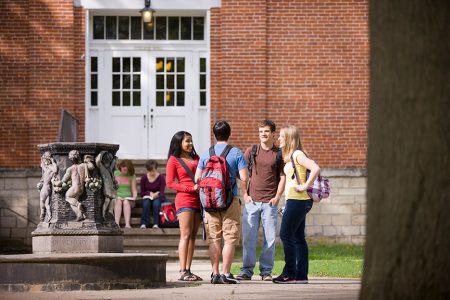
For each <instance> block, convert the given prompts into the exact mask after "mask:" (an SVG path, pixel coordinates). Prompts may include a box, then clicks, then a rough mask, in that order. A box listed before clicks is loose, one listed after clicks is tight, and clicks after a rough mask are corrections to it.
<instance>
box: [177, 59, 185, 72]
mask: <svg viewBox="0 0 450 300" xmlns="http://www.w3.org/2000/svg"><path fill="white" fill-rule="evenodd" d="M177 72H178V73H184V58H177Z"/></svg>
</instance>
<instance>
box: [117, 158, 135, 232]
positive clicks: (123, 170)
mask: <svg viewBox="0 0 450 300" xmlns="http://www.w3.org/2000/svg"><path fill="white" fill-rule="evenodd" d="M117 167H118V170H116V171H115V172H114V178H115V179H116V181H117V184H118V186H119V189H118V190H117V200H116V204H115V206H114V218H115V221H116V223H117V225H119V226H120V218H121V216H122V211H123V217H124V219H125V228H131V225H130V220H131V209H132V208H133V207H134V206H135V202H136V198H137V186H136V175H135V174H134V166H133V163H132V162H131V160H129V159H124V160H122V161H121V162H120V163H119V164H118V165H117Z"/></svg>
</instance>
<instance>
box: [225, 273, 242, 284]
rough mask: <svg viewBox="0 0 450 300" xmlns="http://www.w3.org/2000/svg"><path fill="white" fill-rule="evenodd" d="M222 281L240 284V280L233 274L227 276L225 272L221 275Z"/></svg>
mask: <svg viewBox="0 0 450 300" xmlns="http://www.w3.org/2000/svg"><path fill="white" fill-rule="evenodd" d="M220 281H221V282H222V283H223V284H238V283H240V282H239V280H237V279H236V278H234V276H233V274H230V275H228V276H225V274H222V275H220Z"/></svg>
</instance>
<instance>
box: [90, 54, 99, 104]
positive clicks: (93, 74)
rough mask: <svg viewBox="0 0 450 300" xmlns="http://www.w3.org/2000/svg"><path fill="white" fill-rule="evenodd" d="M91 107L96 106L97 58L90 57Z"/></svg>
mask: <svg viewBox="0 0 450 300" xmlns="http://www.w3.org/2000/svg"><path fill="white" fill-rule="evenodd" d="M91 106H98V63H97V57H95V56H92V57H91Z"/></svg>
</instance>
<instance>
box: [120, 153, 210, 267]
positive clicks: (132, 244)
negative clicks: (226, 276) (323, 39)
mask: <svg viewBox="0 0 450 300" xmlns="http://www.w3.org/2000/svg"><path fill="white" fill-rule="evenodd" d="M157 162H158V171H159V172H160V173H161V174H163V175H165V173H166V164H167V160H166V159H159V160H157ZM133 164H134V167H135V173H136V179H137V186H138V191H139V180H140V177H141V176H142V175H144V174H145V173H146V169H145V160H133ZM165 193H166V199H167V200H169V201H175V191H173V190H171V189H169V188H166V191H165ZM141 214H142V200H138V201H136V206H135V207H134V208H133V209H132V211H131V226H132V228H131V229H125V228H123V227H124V221H123V217H122V219H121V222H120V223H121V224H120V226H121V227H122V230H123V233H124V235H123V250H124V252H126V253H158V254H159V253H163V254H168V255H169V260H176V259H178V240H179V237H180V230H179V229H178V228H159V229H153V228H147V229H140V228H139V227H140V221H141ZM150 223H151V224H153V215H152V212H151V211H150ZM194 259H209V253H208V244H207V242H206V241H203V240H202V226H200V228H199V230H198V235H197V239H196V242H195V252H194Z"/></svg>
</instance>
